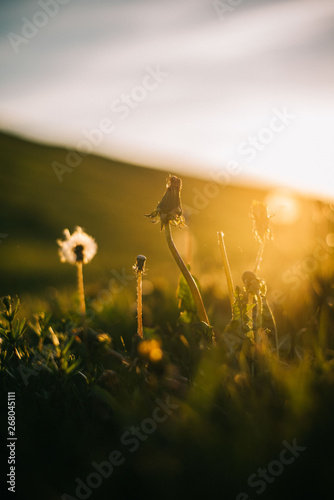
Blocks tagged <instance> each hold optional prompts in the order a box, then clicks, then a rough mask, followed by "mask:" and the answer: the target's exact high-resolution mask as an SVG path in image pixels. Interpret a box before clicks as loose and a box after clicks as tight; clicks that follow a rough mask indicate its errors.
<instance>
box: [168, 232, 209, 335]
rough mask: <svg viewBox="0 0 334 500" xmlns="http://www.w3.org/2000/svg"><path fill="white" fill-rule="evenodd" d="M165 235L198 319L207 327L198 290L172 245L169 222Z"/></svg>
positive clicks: (204, 311)
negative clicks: (186, 285)
mask: <svg viewBox="0 0 334 500" xmlns="http://www.w3.org/2000/svg"><path fill="white" fill-rule="evenodd" d="M165 234H166V240H167V244H168V247H169V250H170V251H171V254H172V255H173V257H174V260H175V262H176V264H177V265H178V267H179V269H180V271H181V273H182V274H183V276H184V278H185V280H186V282H187V283H188V286H189V288H190V291H191V293H192V296H193V298H194V301H195V305H196V309H197V314H198V317H199V319H200V320H201V321H204V323H207V324H208V325H210V323H209V319H208V316H207V314H206V310H205V307H204V304H203V300H202V297H201V294H200V291H199V289H198V287H197V285H196V283H195V281H194V278H193V277H192V276H191V274H190V272H189V270H188V268H187V266H186V265H185V263H184V262H183V260H182V257H181V255H180V254H179V252H178V251H177V248H176V246H175V244H174V241H173V238H172V233H171V230H170V223H169V222H168V223H167V224H166V225H165Z"/></svg>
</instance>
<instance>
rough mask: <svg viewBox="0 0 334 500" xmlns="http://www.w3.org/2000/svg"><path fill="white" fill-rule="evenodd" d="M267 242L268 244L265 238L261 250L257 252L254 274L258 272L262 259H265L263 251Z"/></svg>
mask: <svg viewBox="0 0 334 500" xmlns="http://www.w3.org/2000/svg"><path fill="white" fill-rule="evenodd" d="M265 244H266V240H265V239H263V241H262V242H261V245H260V248H259V251H258V253H257V257H256V262H255V267H254V274H257V273H258V270H259V269H260V265H261V262H262V259H263V252H264V247H265Z"/></svg>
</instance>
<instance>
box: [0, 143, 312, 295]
mask: <svg viewBox="0 0 334 500" xmlns="http://www.w3.org/2000/svg"><path fill="white" fill-rule="evenodd" d="M0 147H1V151H2V158H1V166H0V171H1V202H2V203H1V207H2V209H1V213H0V233H2V238H1V240H0V241H1V244H0V256H1V258H0V294H7V293H24V292H28V293H31V292H41V291H42V290H45V288H46V287H57V288H58V287H59V288H62V287H65V286H67V285H70V286H73V285H74V275H75V272H74V269H72V268H71V267H70V266H69V265H67V264H61V263H60V261H59V258H58V255H57V244H56V240H57V238H60V237H61V235H62V231H63V229H64V228H69V230H70V231H72V230H73V229H74V227H75V226H76V225H80V226H82V227H84V228H85V229H86V231H87V232H88V233H89V234H91V235H92V236H94V237H95V239H96V241H97V243H98V247H99V248H98V253H97V255H96V257H95V258H94V260H93V261H92V263H91V264H90V265H89V266H86V268H85V279H86V284H87V286H91V287H92V286H94V284H97V283H98V284H104V285H106V284H107V283H108V282H109V280H110V279H111V278H112V277H113V275H114V273H115V272H118V273H120V274H122V273H125V274H127V275H131V273H132V270H131V266H132V264H133V263H134V260H135V257H136V255H137V254H139V253H141V254H145V255H146V256H147V258H148V274H147V278H148V279H150V280H153V281H154V280H159V281H160V282H161V283H164V284H166V285H168V284H170V285H171V286H175V284H176V282H177V279H178V270H177V269H176V266H175V263H174V261H173V260H172V258H171V256H170V254H169V252H168V249H167V245H166V243H165V241H164V234H162V233H160V230H159V226H158V225H156V226H154V225H152V224H150V222H149V221H148V220H147V219H146V218H145V217H143V214H145V213H149V212H151V211H152V210H153V209H154V208H155V207H156V205H157V203H158V201H159V200H160V199H161V197H162V195H163V192H164V187H165V181H166V177H167V175H168V172H167V171H166V172H164V171H161V170H154V169H150V168H144V167H139V166H135V165H129V164H126V163H121V162H119V161H111V160H109V159H105V158H101V157H97V156H86V157H84V158H83V161H82V162H81V163H80V165H78V166H77V167H76V168H74V169H73V171H72V172H70V173H67V172H66V173H64V175H63V181H62V182H60V181H59V179H58V178H57V175H56V173H55V171H54V169H53V167H52V163H53V162H60V163H62V164H65V158H66V155H67V154H68V151H67V150H66V149H62V148H58V147H49V146H45V145H40V144H34V143H32V142H28V141H26V140H22V139H19V138H17V137H14V136H10V135H6V134H0ZM170 172H171V173H175V174H176V175H180V176H181V177H182V179H183V190H182V200H183V204H184V205H186V206H188V207H191V208H192V209H194V210H193V212H194V213H193V214H192V216H191V219H190V222H189V229H184V230H180V231H179V230H178V229H176V228H175V229H174V231H173V232H174V237H175V240H176V243H177V244H178V245H179V247H180V249H181V252H183V253H185V248H186V246H187V244H188V243H187V241H188V240H187V239H188V237H189V233H190V234H191V238H192V258H191V262H192V269H193V272H194V273H195V274H197V275H198V276H199V277H200V278H201V279H202V285H204V286H209V285H210V286H211V285H212V286H215V287H217V289H220V290H221V293H224V291H225V290H226V285H225V279H224V274H223V270H222V265H221V258H220V254H219V249H218V246H217V236H216V232H217V231H218V230H222V231H224V233H225V237H226V245H227V249H228V253H229V257H230V263H231V267H232V271H233V274H234V277H235V281H236V282H238V281H240V276H241V273H242V272H243V271H244V270H245V269H249V268H252V267H253V265H254V259H255V256H256V252H257V248H258V247H257V243H256V242H255V241H254V239H253V237H252V228H251V222H250V219H249V210H250V205H251V202H252V200H253V199H254V198H256V199H260V200H262V199H264V197H265V195H266V194H267V193H266V191H264V190H260V189H258V190H257V189H248V188H241V187H236V186H233V185H228V186H223V185H221V186H220V187H219V188H218V189H217V186H216V189H215V190H214V191H216V192H217V195H216V196H214V197H212V198H211V199H209V198H206V199H205V200H203V199H201V200H198V199H197V200H196V199H195V198H196V197H198V193H202V194H203V193H205V192H206V186H207V183H208V181H206V180H200V179H195V178H189V177H187V176H183V175H182V174H180V173H179V172H177V171H175V170H174V168H173V165H171V167H170ZM214 191H213V192H214ZM194 202H195V203H194ZM301 203H302V217H301V219H299V221H298V222H297V224H295V225H293V226H281V227H279V226H278V227H277V228H276V229H275V239H274V241H273V242H272V243H271V244H270V245H268V248H267V250H266V254H265V259H264V264H263V267H262V270H261V272H262V274H263V275H264V277H265V278H267V279H272V280H273V286H275V284H277V283H278V281H279V280H280V279H281V275H282V272H283V271H284V270H285V269H288V268H289V266H291V265H292V264H294V263H296V261H297V260H298V259H299V258H301V256H303V255H304V254H305V244H306V242H307V241H311V240H310V238H312V237H314V234H313V233H312V231H313V229H312V228H311V229H310V224H309V221H310V214H311V210H312V207H313V202H312V201H308V200H302V201H301ZM202 206H203V208H202ZM195 207H197V208H195ZM5 235H8V236H7V237H5ZM301 242H303V245H301ZM311 244H312V243H311ZM273 264H274V266H273ZM279 269H281V270H282V272H280V273H277V271H278V270H279Z"/></svg>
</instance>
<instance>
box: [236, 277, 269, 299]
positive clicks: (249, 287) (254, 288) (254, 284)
mask: <svg viewBox="0 0 334 500" xmlns="http://www.w3.org/2000/svg"><path fill="white" fill-rule="evenodd" d="M242 281H243V283H244V285H245V291H246V292H248V293H252V294H253V295H260V296H261V297H265V296H266V294H267V285H266V282H265V281H264V280H263V279H262V278H259V277H258V276H256V274H255V273H253V272H252V271H245V272H244V273H243V275H242Z"/></svg>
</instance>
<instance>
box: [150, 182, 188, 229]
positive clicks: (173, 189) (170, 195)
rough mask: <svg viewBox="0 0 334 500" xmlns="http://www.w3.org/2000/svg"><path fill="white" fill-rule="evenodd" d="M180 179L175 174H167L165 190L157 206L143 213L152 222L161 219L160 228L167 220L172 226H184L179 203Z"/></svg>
mask: <svg viewBox="0 0 334 500" xmlns="http://www.w3.org/2000/svg"><path fill="white" fill-rule="evenodd" d="M181 189H182V180H181V179H179V178H178V177H176V176H175V175H169V177H168V179H167V185H166V191H165V194H164V195H163V197H162V200H161V201H160V203H159V204H158V206H157V208H156V209H155V210H154V211H153V212H152V213H150V214H147V215H145V217H148V218H150V219H152V222H153V223H156V222H158V221H159V219H160V221H161V230H162V229H163V228H164V226H166V225H167V224H168V223H169V222H170V223H171V224H173V225H174V226H184V218H183V215H182V204H181Z"/></svg>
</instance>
